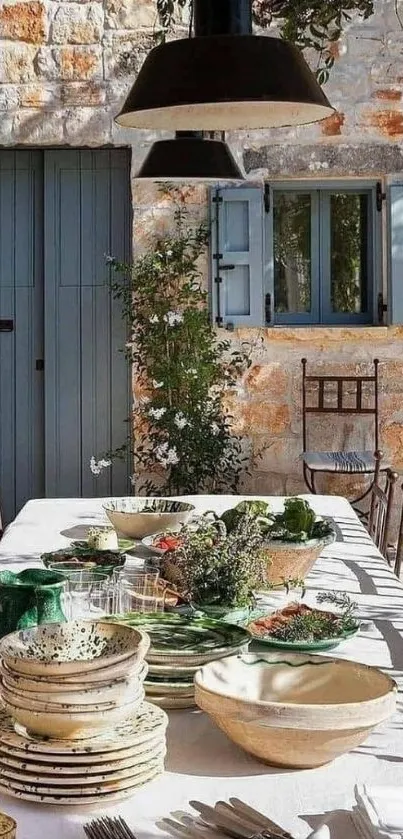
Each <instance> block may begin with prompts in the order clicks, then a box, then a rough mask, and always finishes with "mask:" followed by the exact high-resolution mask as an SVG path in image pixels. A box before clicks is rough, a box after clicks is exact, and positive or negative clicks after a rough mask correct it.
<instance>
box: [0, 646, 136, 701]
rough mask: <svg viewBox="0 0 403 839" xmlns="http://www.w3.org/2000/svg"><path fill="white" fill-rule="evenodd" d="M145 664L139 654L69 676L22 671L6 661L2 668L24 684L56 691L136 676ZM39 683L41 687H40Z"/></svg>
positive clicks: (94, 685) (102, 683)
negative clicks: (30, 682)
mask: <svg viewBox="0 0 403 839" xmlns="http://www.w3.org/2000/svg"><path fill="white" fill-rule="evenodd" d="M143 664H144V659H143V658H138V656H137V654H135V655H133V656H131V658H126V659H125V660H124V661H122V662H120V663H118V664H113V665H110V666H108V667H100V668H99V670H89V671H88V672H87V673H83V672H80V673H73V674H68V675H67V676H64V675H62V674H61V673H57V674H56V675H55V674H53V675H51V676H42V675H37V674H35V673H29V674H26V673H21V672H20V671H18V670H15V669H14V668H13V667H12V666H10V665H9V664H6V663H5V661H2V662H1V665H0V667H1V670H2V672H3V675H4V673H6V675H9V674H11V675H12V677H13V679H14V680H16V681H18V682H19V683H20V684H21V685H23V686H24V680H25V679H28V680H32V681H34V682H35V683H36V684H37V685H38V688H37V690H44V691H47V690H49V691H54V690H56V692H57V691H59V690H71V689H72V690H78V689H80V688H81V687H85V688H94V687H98V686H100V685H101V686H102V685H105V683H107V684H109V683H111V682H115V681H117V680H119V679H131V678H132V677H133V678H134V677H135V676H136V675H138V673H139V672H140V668H141V667H142V665H143ZM39 685H40V686H41V687H39Z"/></svg>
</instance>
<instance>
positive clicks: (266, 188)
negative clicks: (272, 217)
mask: <svg viewBox="0 0 403 839" xmlns="http://www.w3.org/2000/svg"><path fill="white" fill-rule="evenodd" d="M263 200H264V209H265V212H266V213H270V202H271V195H270V184H268V183H265V185H264V196H263Z"/></svg>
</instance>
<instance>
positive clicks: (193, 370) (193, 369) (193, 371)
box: [186, 367, 197, 376]
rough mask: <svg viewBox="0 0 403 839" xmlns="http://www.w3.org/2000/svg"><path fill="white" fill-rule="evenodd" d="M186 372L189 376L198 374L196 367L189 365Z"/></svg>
mask: <svg viewBox="0 0 403 839" xmlns="http://www.w3.org/2000/svg"><path fill="white" fill-rule="evenodd" d="M186 373H188V375H189V376H197V370H196V367H188V369H187V370H186Z"/></svg>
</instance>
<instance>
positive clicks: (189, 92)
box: [116, 0, 334, 131]
mask: <svg viewBox="0 0 403 839" xmlns="http://www.w3.org/2000/svg"><path fill="white" fill-rule="evenodd" d="M217 7H219V8H218V9H217ZM194 18H195V29H196V37H194V38H182V39H180V40H176V41H170V42H168V43H164V44H160V45H159V46H157V47H155V48H154V49H152V50H151V52H150V53H149V54H148V56H147V58H146V60H145V62H144V64H143V66H142V68H141V70H140V73H139V75H138V77H137V79H136V81H135V83H134V85H133V87H132V89H131V91H130V93H129V95H128V97H127V99H126V102H125V103H124V105H123V108H122V110H121V112H120V114H119V115H118V116H117V117H116V122H117V123H118V124H119V125H121V126H123V127H126V128H128V127H129V128H147V129H157V130H160V129H165V130H172V131H228V130H242V129H244V130H248V129H259V128H269V127H276V126H277V127H279V126H288V125H290V126H291V125H302V124H304V123H309V122H316V121H318V120H321V119H324V118H325V117H328V116H330V115H331V114H332V113H333V112H334V108H332V106H331V105H330V103H329V101H328V99H327V98H326V96H325V94H324V92H323V90H322V89H321V87H320V85H319V84H318V82H317V81H316V79H315V76H314V75H313V73H312V71H311V70H310V68H309V67H308V64H307V63H306V61H305V59H304V57H303V55H302V52H301V51H300V50H299V49H298V48H297V47H296V46H294V44H291V43H289V42H288V41H283V40H280V39H279V38H271V37H268V36H265V35H252V34H250V33H251V27H252V24H251V20H252V15H251V0H194ZM224 26H225V30H224V29H223V28H224ZM223 31H225V32H226V33H228V34H222V33H223ZM240 33H241V34H240Z"/></svg>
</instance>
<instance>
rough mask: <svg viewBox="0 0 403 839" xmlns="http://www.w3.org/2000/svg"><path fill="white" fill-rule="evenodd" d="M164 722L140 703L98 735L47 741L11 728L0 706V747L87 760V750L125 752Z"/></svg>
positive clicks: (160, 714)
mask: <svg viewBox="0 0 403 839" xmlns="http://www.w3.org/2000/svg"><path fill="white" fill-rule="evenodd" d="M167 725H168V717H167V715H166V714H164V712H163V711H162V710H160V709H158V708H154V707H153V706H152V705H150V703H148V702H144V703H143V704H142V705H141V707H140V709H139V711H138V712H137V713H136V714H134V715H133V717H132V718H131V719H129V720H126V722H122V723H119V724H118V725H116V726H114V728H113V729H112V730H108V731H106V732H105V733H104V734H101V735H99V736H98V737H91V738H89V739H87V740H76V741H73V740H49V739H46V738H43V737H37V736H35V735H33V734H28V733H27V732H26V731H25V729H23V728H22V727H21V726H16V727H15V726H14V724H13V721H12V719H11V717H10V715H9V714H7V713H6V712H5V711H4V710H3V709H0V748H3V745H5V746H15V747H16V748H17V749H21V750H22V751H23V752H24V753H25V754H28V753H40V754H45V755H46V754H47V755H63V760H64V758H65V756H66V755H73V756H75V757H79V756H82V757H84V759H85V760H87V759H88V755H89V754H91V753H92V754H94V755H97V756H98V755H99V754H101V755H104V756H106V758H108V756H110V754H109V755H108V753H111V752H113V753H121V751H122V750H123V752H127V751H128V750H130V748H131V747H132V746H139V745H140V744H141V743H145V742H147V741H149V740H150V739H153V738H155V737H157V736H158V735H159V733H160V732H161V733H162V732H164V731H165V729H166V727H167ZM121 756H122V757H123V755H121ZM41 759H42V758H41ZM97 759H98V757H97Z"/></svg>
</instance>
